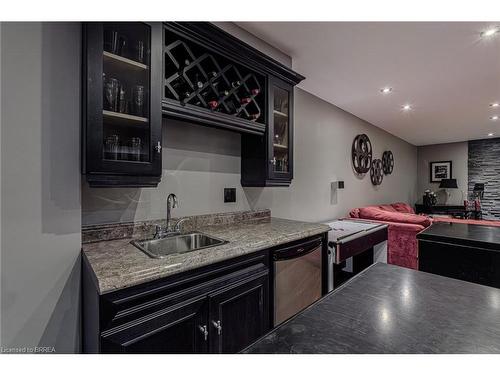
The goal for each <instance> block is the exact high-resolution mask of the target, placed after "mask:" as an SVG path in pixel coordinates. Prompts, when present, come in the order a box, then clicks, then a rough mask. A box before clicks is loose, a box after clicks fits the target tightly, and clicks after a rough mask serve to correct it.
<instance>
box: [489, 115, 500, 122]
mask: <svg viewBox="0 0 500 375" xmlns="http://www.w3.org/2000/svg"><path fill="white" fill-rule="evenodd" d="M490 120H491V121H496V120H498V116H497V115H495V116H491V117H490Z"/></svg>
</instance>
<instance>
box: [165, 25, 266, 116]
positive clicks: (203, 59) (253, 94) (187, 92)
mask: <svg viewBox="0 0 500 375" xmlns="http://www.w3.org/2000/svg"><path fill="white" fill-rule="evenodd" d="M163 54H164V75H165V77H164V98H165V99H166V100H167V101H169V102H171V103H172V102H175V103H176V104H179V105H181V106H183V107H190V108H196V109H201V110H203V111H206V112H207V113H209V114H210V113H212V114H217V115H219V114H220V115H223V116H230V117H236V118H238V119H240V120H242V121H249V122H253V123H257V124H265V123H266V114H265V108H266V102H265V99H266V98H265V87H266V85H265V82H266V80H265V77H264V76H263V75H261V74H259V73H257V72H254V71H252V70H251V69H249V68H248V67H246V66H243V65H241V64H238V63H236V62H234V61H231V60H229V59H227V58H225V57H224V56H221V55H219V54H217V53H215V52H213V51H210V50H208V49H206V48H204V47H203V46H201V45H198V44H197V43H194V42H191V41H189V40H187V39H185V38H183V37H181V36H179V35H177V34H176V33H173V32H170V31H169V30H168V29H165V35H164V49H163Z"/></svg>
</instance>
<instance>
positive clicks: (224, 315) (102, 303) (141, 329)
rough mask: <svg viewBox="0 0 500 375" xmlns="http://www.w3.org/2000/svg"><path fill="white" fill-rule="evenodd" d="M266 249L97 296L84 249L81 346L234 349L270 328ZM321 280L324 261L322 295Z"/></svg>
mask: <svg viewBox="0 0 500 375" xmlns="http://www.w3.org/2000/svg"><path fill="white" fill-rule="evenodd" d="M325 236H326V235H325ZM310 241H311V238H305V239H303V240H301V241H296V242H295V243H294V244H295V245H298V244H299V243H302V242H304V243H308V242H310ZM325 244H326V241H325V239H323V253H322V256H323V260H322V263H323V264H327V259H326V257H327V253H326V245H325ZM272 252H273V249H266V250H262V251H260V252H257V253H252V254H249V255H246V256H241V257H238V258H234V259H230V260H226V261H222V262H220V263H216V264H213V265H209V266H206V267H202V268H199V269H195V270H191V271H186V272H184V273H181V274H176V275H172V276H169V277H166V278H163V279H160V280H155V281H150V282H146V283H144V284H140V285H136V286H132V287H129V288H125V289H120V290H117V291H113V292H109V293H105V294H102V295H100V294H99V293H98V291H97V287H96V285H95V281H94V278H93V274H92V270H91V268H90V265H89V264H88V261H87V259H86V257H85V254H84V256H83V270H82V274H83V275H82V283H83V351H84V352H85V353H165V354H169V353H172V354H184V353H186V354H188V353H237V352H239V351H241V350H242V349H244V348H246V347H247V346H249V345H250V344H252V343H253V342H255V341H256V340H257V339H259V338H260V337H262V336H263V335H265V334H266V333H268V332H269V330H270V329H271V327H272V321H273V308H274V306H273V302H272V301H273V298H271V295H272V294H273V290H272V280H273V277H274V275H273V273H274V270H273V268H272V267H271V266H270V265H271V254H272ZM326 287H327V270H326V268H324V269H323V275H322V288H323V294H325V293H326Z"/></svg>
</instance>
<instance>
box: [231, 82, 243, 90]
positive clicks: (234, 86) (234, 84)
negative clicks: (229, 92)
mask: <svg viewBox="0 0 500 375" xmlns="http://www.w3.org/2000/svg"><path fill="white" fill-rule="evenodd" d="M240 85H241V82H240V81H234V82H231V86H233V88H236V87H238V86H240Z"/></svg>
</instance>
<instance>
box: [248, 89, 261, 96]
mask: <svg viewBox="0 0 500 375" xmlns="http://www.w3.org/2000/svg"><path fill="white" fill-rule="evenodd" d="M259 92H260V90H259V89H252V90H251V91H250V93H251V94H252V95H259Z"/></svg>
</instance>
